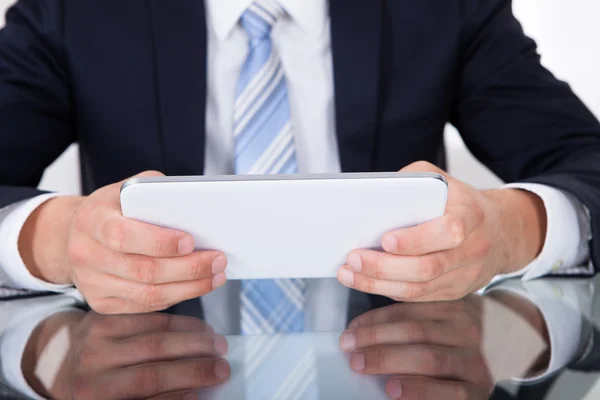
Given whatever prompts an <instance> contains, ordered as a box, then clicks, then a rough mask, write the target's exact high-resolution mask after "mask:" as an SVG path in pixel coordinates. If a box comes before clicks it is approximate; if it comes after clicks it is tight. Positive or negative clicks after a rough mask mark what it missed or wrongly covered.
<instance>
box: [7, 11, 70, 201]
mask: <svg viewBox="0 0 600 400" xmlns="http://www.w3.org/2000/svg"><path fill="white" fill-rule="evenodd" d="M62 11H63V4H62V2H60V1H59V0H20V1H19V2H18V3H17V4H16V5H15V6H13V7H12V8H11V9H9V11H8V12H7V14H6V26H5V27H4V29H2V30H0V208H2V207H5V206H7V205H9V204H12V203H14V202H17V201H20V200H24V199H27V198H31V197H34V196H36V195H38V194H40V193H41V192H39V191H38V190H36V186H37V185H38V184H39V181H40V179H41V177H42V174H43V172H44V170H45V168H46V167H47V166H48V165H50V164H51V163H52V162H53V161H54V160H55V159H56V158H57V157H58V156H59V155H60V154H61V153H62V152H63V151H64V150H65V149H66V148H67V147H68V146H69V145H70V144H71V143H72V142H74V141H75V137H74V129H73V125H74V124H73V122H72V99H71V91H70V85H69V74H68V66H67V62H66V60H67V57H66V54H65V52H64V49H63V48H61V43H62Z"/></svg>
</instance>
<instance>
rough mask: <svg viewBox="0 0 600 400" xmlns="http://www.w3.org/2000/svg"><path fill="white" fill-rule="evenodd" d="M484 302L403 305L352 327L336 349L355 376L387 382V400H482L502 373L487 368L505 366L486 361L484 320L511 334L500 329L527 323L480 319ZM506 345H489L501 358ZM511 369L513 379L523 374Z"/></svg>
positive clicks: (360, 319) (376, 313) (363, 318)
mask: <svg viewBox="0 0 600 400" xmlns="http://www.w3.org/2000/svg"><path fill="white" fill-rule="evenodd" d="M486 302H494V303H495V301H494V300H491V299H487V298H482V297H479V296H470V297H467V298H465V299H463V300H459V301H454V302H448V303H404V304H395V305H392V306H389V307H386V308H381V309H377V310H373V311H370V312H368V313H366V314H363V315H361V316H359V317H358V318H356V319H355V320H354V321H352V323H351V324H350V325H349V329H348V330H347V331H346V332H344V333H343V334H342V336H341V337H340V346H341V347H342V348H343V349H344V350H345V351H347V352H350V354H351V357H350V366H351V368H352V369H353V370H354V371H355V372H358V373H362V374H366V375H390V376H391V377H390V378H389V381H388V383H387V386H386V389H387V392H388V395H389V396H390V398H392V399H397V398H402V399H420V400H426V399H432V400H437V399H487V398H488V397H489V394H490V393H491V391H492V390H493V388H494V386H495V384H496V382H497V381H498V380H499V377H498V376H495V375H496V374H495V371H498V370H500V369H502V368H501V367H498V366H494V365H490V363H494V362H500V363H506V362H507V361H506V359H502V360H498V361H496V360H497V358H495V357H489V354H488V353H489V347H490V344H489V343H485V342H486V341H488V340H489V338H486V337H484V336H483V332H484V330H483V329H484V328H483V327H484V326H485V325H487V323H486V322H485V321H483V320H484V319H486V320H489V319H490V318H492V319H494V325H497V328H498V329H503V330H506V329H512V328H507V327H506V326H505V325H504V324H506V323H507V322H510V323H511V324H514V322H515V321H522V323H523V324H527V322H525V320H523V319H522V318H518V319H510V321H509V320H507V319H505V318H501V315H503V314H502V313H498V315H485V313H484V311H483V310H484V307H483V306H484V305H485V303H486ZM503 308H506V307H503ZM513 314H514V313H513ZM487 328H490V327H489V326H486V329H487ZM487 334H488V333H487V332H486V335H487ZM500 336H502V335H500ZM510 345H511V344H510V343H502V342H500V341H499V342H497V343H496V342H494V343H492V346H501V347H496V348H502V350H503V352H506V349H507V346H510ZM508 351H510V347H508ZM504 354H505V355H506V353H504ZM509 354H510V353H509ZM535 356H537V353H536V355H535ZM490 358H491V359H490ZM507 358H509V357H507ZM530 361H531V359H530ZM513 365H514V363H513ZM529 366H530V365H527V366H526V368H525V369H527V367H529ZM515 368H516V369H515V375H514V376H515V377H516V376H518V374H521V373H522V372H523V370H524V369H519V367H518V366H517V367H515ZM517 370H518V372H517Z"/></svg>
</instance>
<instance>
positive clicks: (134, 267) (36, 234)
mask: <svg viewBox="0 0 600 400" xmlns="http://www.w3.org/2000/svg"><path fill="white" fill-rule="evenodd" d="M150 176H162V174H161V173H158V172H145V173H142V174H140V175H138V177H150ZM121 184H122V182H120V183H116V184H113V185H109V186H106V187H104V188H101V189H99V190H98V191H96V192H94V193H93V194H91V195H90V196H88V197H58V198H55V199H51V200H49V201H47V202H46V203H44V204H42V205H41V206H40V207H38V209H36V210H35V211H34V212H33V213H32V214H31V216H30V217H29V219H28V220H27V221H26V223H25V225H24V226H23V229H22V231H21V235H20V237H19V251H20V253H21V256H22V258H23V261H24V262H25V265H26V266H27V268H28V269H29V270H30V271H31V273H32V274H33V275H34V276H36V277H38V278H40V279H42V280H44V281H47V282H50V283H56V284H73V285H75V286H76V287H77V288H78V289H79V290H80V292H81V293H82V295H83V296H84V297H85V299H86V301H87V302H88V303H89V305H90V306H91V307H92V308H93V309H94V310H95V311H97V312H99V313H103V314H129V313H145V312H152V311H160V310H164V309H166V308H168V307H170V306H172V305H174V304H177V303H180V302H182V301H184V300H188V299H191V298H195V297H199V296H203V295H205V294H207V293H209V292H211V291H213V290H214V289H216V288H218V287H221V286H223V284H224V283H225V280H226V278H225V274H224V273H223V272H224V271H225V268H226V266H227V259H226V258H225V255H224V254H222V253H220V252H217V251H200V252H194V248H195V244H194V239H193V238H192V237H191V236H190V235H189V234H186V233H184V232H179V231H175V230H172V229H166V228H162V227H158V226H154V225H150V224H146V223H143V222H139V221H135V220H132V219H128V218H125V217H123V215H122V214H121V204H120V188H121Z"/></svg>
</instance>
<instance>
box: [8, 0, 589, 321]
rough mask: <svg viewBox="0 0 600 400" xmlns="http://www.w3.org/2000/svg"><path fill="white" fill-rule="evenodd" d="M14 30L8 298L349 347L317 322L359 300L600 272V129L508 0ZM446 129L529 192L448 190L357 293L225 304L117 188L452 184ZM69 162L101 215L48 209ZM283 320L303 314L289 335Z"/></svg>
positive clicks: (156, 17)
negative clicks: (46, 296) (172, 178)
mask: <svg viewBox="0 0 600 400" xmlns="http://www.w3.org/2000/svg"><path fill="white" fill-rule="evenodd" d="M6 21H7V23H6V27H5V29H4V30H3V31H2V32H1V33H0V126H1V129H2V134H1V135H0V207H2V209H1V210H2V211H0V214H1V215H2V217H1V218H0V246H2V248H1V251H0V266H1V268H0V280H1V281H2V284H3V285H4V286H9V287H16V288H25V289H30V290H41V291H66V290H69V289H70V288H71V287H73V286H74V287H76V288H77V289H78V290H79V291H80V292H81V294H82V295H83V296H84V297H85V299H86V300H87V301H88V303H89V304H90V305H91V307H92V308H93V309H95V310H96V311H98V312H101V313H108V314H114V313H134V312H135V313H140V312H150V311H156V310H163V309H166V308H167V307H170V306H173V305H176V304H179V303H181V302H183V301H185V300H190V299H197V298H198V297H202V305H203V306H204V309H205V312H206V313H208V314H210V313H214V315H215V318H217V317H218V318H221V319H223V317H222V316H223V315H224V314H223V313H226V315H229V316H230V317H231V318H228V319H226V320H224V321H223V331H224V332H227V331H235V330H237V328H239V330H241V331H242V332H244V333H257V332H258V333H260V332H261V331H265V330H266V331H293V330H303V329H316V328H317V327H318V328H321V329H323V328H333V327H334V325H335V327H338V326H342V327H343V325H344V324H345V322H346V321H343V320H342V319H343V317H342V316H341V315H340V316H339V317H338V314H342V313H332V312H331V310H330V309H329V308H328V307H321V305H322V304H323V303H331V304H340V302H341V303H343V302H345V301H347V299H348V290H347V289H346V287H347V288H352V289H356V290H358V291H362V292H366V293H369V294H373V295H380V296H382V297H374V299H379V300H378V301H381V300H383V299H387V300H385V301H432V300H450V299H457V298H461V297H463V296H465V295H466V294H468V293H471V292H474V291H476V290H478V289H480V288H482V287H484V286H486V285H487V284H488V283H489V282H490V281H491V280H492V279H494V278H495V277H496V276H500V275H502V276H507V275H509V276H510V275H522V276H524V277H525V278H527V279H529V278H535V277H539V276H542V275H546V274H549V273H556V272H566V271H567V270H568V269H569V268H571V267H575V266H578V265H581V264H587V265H590V268H589V269H588V268H586V269H585V271H583V272H587V273H592V272H593V265H597V263H598V257H599V255H600V245H599V244H598V241H597V240H595V239H591V238H592V237H593V236H595V237H596V238H597V237H599V235H600V222H598V221H599V220H600V124H599V123H598V121H597V120H596V118H595V117H594V116H593V115H592V114H591V113H590V111H589V110H588V109H587V108H586V107H585V106H584V105H583V104H582V102H581V101H580V100H578V99H577V97H576V96H575V95H574V94H573V93H572V91H571V90H570V88H569V87H568V86H567V85H566V84H565V83H562V82H560V81H558V80H557V79H556V78H554V77H553V76H552V74H551V73H550V72H548V71H547V70H545V69H544V68H543V67H542V66H541V64H540V60H539V56H538V54H537V53H536V47H535V44H534V43H533V41H531V40H530V39H529V38H527V37H526V36H525V35H524V33H523V31H522V28H521V26H520V25H519V23H518V22H517V20H516V19H515V17H514V16H513V14H512V11H511V3H510V1H506V0H456V1H446V0H443V1H442V0H437V1H436V0H428V1H411V0H406V1H399V0H375V1H374V0H330V1H325V0H312V1H302V2H300V1H294V0H280V1H274V0H260V1H254V2H253V1H250V0H235V1H222V0H205V1H201V0H179V1H176V2H167V1H160V0H131V1H127V2H122V1H121V2H119V1H106V0H102V1H86V2H81V1H75V0H21V1H19V2H18V3H17V4H16V6H15V7H14V8H12V9H11V10H10V11H9V12H8V14H7V18H6ZM447 122H450V123H452V124H454V125H455V126H456V127H457V128H458V130H459V131H460V133H461V135H462V137H463V138H464V140H465V142H466V143H467V145H468V146H469V148H470V149H471V150H472V151H473V153H474V154H475V155H476V156H477V157H478V158H479V159H480V160H481V161H483V162H484V163H485V164H486V165H487V166H488V167H490V168H491V169H492V170H493V171H494V172H496V173H497V174H498V175H499V176H500V177H501V178H502V179H503V180H504V181H506V182H512V183H513V184H511V185H509V186H507V187H504V188H502V189H498V190H490V191H480V190H476V189H475V188H472V187H470V186H468V185H466V184H464V183H462V182H459V181H458V180H455V179H453V178H452V177H450V176H448V180H449V199H448V206H447V210H446V213H445V215H444V216H443V217H442V218H439V219H437V220H435V221H432V222H430V223H427V224H423V225H421V226H418V227H414V228H410V229H405V230H399V231H394V232H389V233H387V234H386V235H385V236H383V238H382V249H383V251H381V252H376V251H372V250H365V249H356V250H354V251H352V252H350V253H349V254H348V258H347V263H346V264H345V265H343V266H340V270H339V274H338V280H339V281H340V282H341V283H342V284H343V285H344V286H341V285H339V284H336V282H335V281H334V282H331V281H328V280H320V281H319V280H317V281H303V280H282V281H276V282H273V281H268V280H267V281H244V282H241V283H240V282H229V283H227V285H225V283H226V267H227V258H226V256H225V255H224V254H221V253H220V252H217V251H209V252H197V251H195V248H197V247H200V246H201V244H200V243H194V241H193V239H192V238H191V237H190V236H189V235H187V234H186V233H185V232H176V231H172V230H168V229H163V228H159V227H154V226H149V225H146V224H143V223H140V222H136V221H133V220H128V219H126V218H124V217H123V216H122V215H121V213H120V205H119V187H120V182H122V181H123V179H126V178H128V177H131V176H134V175H137V174H139V173H142V172H143V171H150V170H158V171H160V173H164V174H166V175H198V174H206V175H215V174H234V173H235V174H248V173H250V174H265V173H322V172H357V171H398V170H403V171H433V172H440V173H442V172H443V171H442V170H443V169H444V167H445V165H444V157H443V139H442V138H443V130H444V126H445V124H446V123H447ZM73 142H78V143H79V144H80V148H81V153H82V167H83V173H84V177H85V182H84V183H85V185H84V188H85V193H86V194H87V196H82V197H72V196H60V194H55V193H53V194H48V193H42V192H39V191H37V190H36V189H35V187H36V185H37V183H38V181H39V179H40V177H41V175H42V172H43V171H44V168H45V167H47V166H48V165H49V164H50V163H51V162H52V161H53V160H54V159H55V158H56V157H57V156H58V155H59V154H60V153H61V152H62V151H63V150H64V149H65V148H66V147H67V146H68V145H69V144H71V143H73ZM143 174H144V175H146V176H147V175H156V174H158V173H157V172H144V173H143ZM348 218H352V216H351V215H349V216H348ZM223 286H225V287H223ZM217 288H220V290H216V289H217ZM261 297H267V298H272V299H276V300H274V301H273V302H269V301H267V302H266V304H265V303H264V302H263V303H261V304H260V305H259V304H258V303H259V301H258V300H257V298H261ZM275 303H277V304H275ZM198 305H199V302H198ZM278 306H283V307H289V309H290V310H293V311H292V312H291V313H290V314H291V315H290V316H289V318H288V319H287V320H286V321H282V320H281V318H278V316H277V315H276V314H277V313H276V308H277V307H278ZM235 310H238V312H234V311H235ZM333 314H335V315H333ZM209 320H210V318H209ZM240 321H241V322H240ZM211 324H212V322H211Z"/></svg>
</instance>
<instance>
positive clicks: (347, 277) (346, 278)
mask: <svg viewBox="0 0 600 400" xmlns="http://www.w3.org/2000/svg"><path fill="white" fill-rule="evenodd" d="M339 279H340V282H342V284H344V285H346V286H353V285H354V273H353V272H352V271H350V270H348V269H346V268H342V269H340V275H339Z"/></svg>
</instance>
